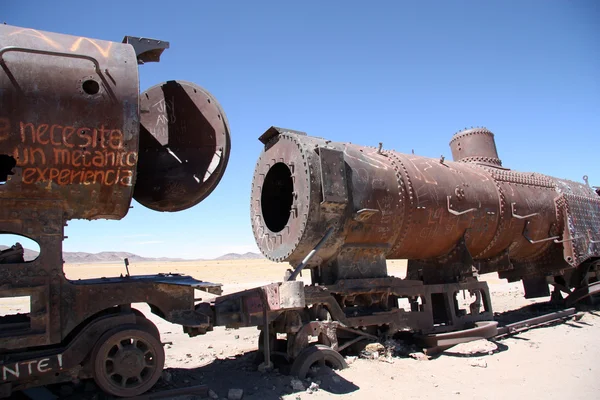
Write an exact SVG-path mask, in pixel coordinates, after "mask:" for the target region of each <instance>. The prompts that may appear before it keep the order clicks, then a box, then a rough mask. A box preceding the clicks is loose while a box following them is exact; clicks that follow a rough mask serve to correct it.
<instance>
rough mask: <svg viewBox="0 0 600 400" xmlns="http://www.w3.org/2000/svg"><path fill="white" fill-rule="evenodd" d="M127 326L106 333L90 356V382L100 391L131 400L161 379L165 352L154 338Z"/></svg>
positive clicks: (143, 330) (138, 328) (149, 334)
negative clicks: (91, 375) (92, 377)
mask: <svg viewBox="0 0 600 400" xmlns="http://www.w3.org/2000/svg"><path fill="white" fill-rule="evenodd" d="M148 330H149V329H147V327H146V328H145V327H144V326H136V325H129V326H126V327H122V328H120V329H119V330H117V331H111V332H108V333H107V334H106V335H104V336H103V337H102V338H101V339H100V340H99V341H98V344H97V346H96V348H95V349H94V352H93V355H92V362H93V368H94V380H95V381H96V384H97V385H98V386H99V387H100V389H102V390H103V391H104V392H106V393H108V394H112V395H114V396H120V397H132V396H137V395H140V394H142V393H144V392H146V391H147V390H149V389H150V388H151V387H152V386H154V384H155V383H156V381H158V379H159V378H160V376H161V373H162V370H163V367H164V365H165V353H164V349H163V347H162V344H161V342H160V339H159V338H157V337H156V335H154V334H152V333H150V332H148Z"/></svg>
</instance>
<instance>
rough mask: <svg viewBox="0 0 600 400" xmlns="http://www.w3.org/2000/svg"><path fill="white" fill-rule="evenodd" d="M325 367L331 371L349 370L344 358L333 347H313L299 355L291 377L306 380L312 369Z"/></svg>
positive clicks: (320, 345) (318, 345)
mask: <svg viewBox="0 0 600 400" xmlns="http://www.w3.org/2000/svg"><path fill="white" fill-rule="evenodd" d="M325 366H327V367H329V368H331V369H344V368H348V364H346V360H344V357H342V355H341V354H340V353H338V352H337V351H335V350H333V349H332V348H331V347H329V346H325V345H322V344H316V345H311V346H308V347H307V348H305V349H304V350H302V351H301V352H300V354H298V357H296V359H295V360H294V363H293V364H292V369H291V371H290V375H292V376H297V377H298V378H300V379H305V378H306V377H307V375H308V374H309V372H310V370H311V368H312V367H325Z"/></svg>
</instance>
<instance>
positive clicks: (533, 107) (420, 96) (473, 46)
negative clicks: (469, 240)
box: [0, 0, 600, 258]
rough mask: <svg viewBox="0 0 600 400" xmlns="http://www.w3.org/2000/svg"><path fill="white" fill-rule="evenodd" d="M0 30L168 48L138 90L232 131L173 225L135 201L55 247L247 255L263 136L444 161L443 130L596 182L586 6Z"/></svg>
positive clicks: (59, 21) (72, 228)
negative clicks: (189, 101)
mask: <svg viewBox="0 0 600 400" xmlns="http://www.w3.org/2000/svg"><path fill="white" fill-rule="evenodd" d="M0 18H1V19H3V20H4V21H6V22H7V23H8V24H11V25H17V26H23V27H30V28H35V29H40V30H47V31H54V32H61V33H66V34H72V35H77V36H88V37H92V38H99V39H105V40H114V41H121V39H122V38H123V36H124V35H132V36H145V37H152V38H157V39H162V40H167V41H169V42H170V43H171V48H170V49H169V50H167V51H165V53H164V54H163V58H162V61H161V62H160V63H158V64H147V65H144V66H141V67H140V77H141V78H140V79H141V88H142V90H144V89H146V88H148V87H149V86H152V85H154V84H156V83H159V82H162V81H164V80H168V79H182V80H189V81H193V82H196V83H197V84H199V85H201V86H203V87H205V88H206V89H208V90H209V91H210V92H212V93H213V95H214V96H215V97H216V98H217V99H218V100H219V101H220V103H221V104H222V106H223V108H224V110H225V113H226V114H227V116H228V118H229V121H230V124H231V135H232V145H233V149H232V153H231V157H230V161H229V166H228V169H227V171H226V173H225V177H224V179H223V180H222V181H221V184H220V185H219V186H218V187H217V189H216V190H215V191H214V192H213V194H212V195H211V196H210V197H209V198H208V199H206V200H205V201H204V202H202V203H200V204H199V205H198V206H196V207H195V208H193V209H191V210H188V211H184V212H179V213H170V214H165V213H157V212H153V211H150V210H147V209H145V208H144V207H143V206H141V205H139V204H138V203H135V202H134V203H133V206H134V208H133V209H132V210H131V211H130V212H129V214H128V215H127V217H126V218H125V219H123V220H121V221H92V222H87V221H71V222H70V223H69V226H68V227H67V235H68V236H69V238H68V239H67V240H66V241H65V244H64V249H65V250H66V251H88V252H99V251H102V250H121V251H130V252H133V253H136V254H140V255H143V256H177V257H185V258H197V257H206V258H209V257H215V256H218V255H220V254H223V253H226V252H230V251H233V252H245V251H257V250H256V246H255V244H254V238H253V235H252V230H251V227H250V216H249V197H250V184H251V179H252V173H253V169H254V165H255V162H256V159H257V158H258V155H259V153H260V151H261V145H260V142H259V141H258V140H257V138H258V136H259V135H260V134H262V133H263V132H264V131H265V130H266V129H267V128H268V127H269V126H271V125H276V126H282V127H287V128H291V129H296V130H303V131H306V132H308V134H310V135H315V136H322V137H326V138H328V139H331V140H334V141H351V142H353V143H358V144H364V145H370V146H376V145H377V143H378V142H383V143H384V146H385V147H386V148H394V149H396V150H398V151H402V152H410V151H411V149H414V150H415V153H416V154H420V155H425V156H432V157H439V156H440V155H441V154H444V155H445V156H446V157H447V158H451V154H450V150H449V147H448V142H449V141H450V138H451V136H452V134H453V133H454V132H456V131H457V130H459V129H462V128H464V127H466V126H468V127H470V126H477V125H480V126H481V125H483V126H486V127H488V128H489V129H490V130H492V131H493V132H494V133H495V134H496V143H497V147H498V151H499V154H500V158H501V159H502V160H503V162H504V165H505V166H507V167H510V168H513V169H516V170H522V171H535V172H541V173H545V174H549V175H553V176H557V177H561V178H568V179H573V180H577V181H581V180H582V176H583V175H584V174H587V175H589V176H590V183H591V184H593V185H600V168H599V167H598V159H599V156H600V155H599V152H598V150H599V147H598V138H599V135H600V22H599V21H600V2H599V1H595V0H588V1H586V0H577V1H575V0H572V1H554V0H552V1H551V0H547V1H496V2H493V1H410V2H409V1H387V2H384V1H370V2H365V1H362V2H358V1H296V2H292V1H268V2H267V1H260V0H254V1H211V2H208V1H154V0H148V1H144V2H134V1H123V0H121V1H108V0H105V1H100V2H90V1H56V2H55V1H26V0H3V1H1V2H0Z"/></svg>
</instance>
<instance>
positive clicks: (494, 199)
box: [251, 127, 600, 283]
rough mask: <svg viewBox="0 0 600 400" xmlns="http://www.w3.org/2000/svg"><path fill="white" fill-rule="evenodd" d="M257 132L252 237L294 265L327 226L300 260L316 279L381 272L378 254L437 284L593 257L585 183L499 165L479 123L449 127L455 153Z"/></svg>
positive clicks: (595, 213)
mask: <svg viewBox="0 0 600 400" xmlns="http://www.w3.org/2000/svg"><path fill="white" fill-rule="evenodd" d="M261 141H263V142H264V143H265V149H264V151H263V152H262V154H261V155H260V157H259V160H258V163H257V166H256V170H255V174H254V180H253V186H252V197H251V202H252V203H251V214H252V227H253V231H254V236H255V238H256V242H257V244H258V246H259V248H260V249H261V251H262V252H263V254H265V255H266V256H267V257H268V258H269V259H271V260H274V261H288V262H290V263H291V264H293V265H295V264H297V263H299V262H300V261H301V260H302V258H303V257H304V256H305V255H306V254H307V253H308V252H309V251H310V250H311V249H312V248H313V247H314V246H315V245H316V244H317V242H318V241H319V240H320V239H321V238H322V236H323V235H324V233H325V232H326V231H327V229H328V228H331V227H334V229H335V231H334V233H333V235H332V236H331V238H330V239H329V240H328V241H327V243H326V244H325V245H324V246H323V247H322V248H321V249H320V251H319V254H318V257H314V259H313V261H311V263H309V265H308V267H309V268H311V267H316V266H319V268H314V270H315V271H317V272H315V273H317V274H318V277H317V281H318V282H320V283H333V282H335V281H336V280H338V279H342V278H343V279H348V278H353V279H358V278H370V277H374V276H382V275H383V276H385V275H386V271H385V259H386V258H387V259H409V260H410V261H409V271H408V274H409V275H408V276H409V278H411V279H418V280H423V281H424V282H425V283H444V282H452V281H456V280H461V279H464V278H466V277H471V276H473V272H475V273H476V272H481V273H484V272H494V271H507V273H506V276H507V277H509V278H510V279H511V280H516V279H522V278H523V277H527V276H536V275H541V276H546V275H552V274H560V273H561V271H563V270H565V269H569V268H573V267H578V266H579V265H580V264H581V263H582V262H584V261H585V260H586V259H590V258H595V257H599V256H600V246H599V244H598V243H595V241H597V240H598V238H596V236H597V232H598V231H599V230H600V227H599V225H598V224H599V221H598V219H599V218H600V198H599V197H598V195H597V194H596V193H595V191H594V190H593V189H592V188H591V187H589V186H587V185H585V184H581V183H576V182H570V181H566V180H562V179H557V178H553V177H549V176H545V175H541V174H537V173H522V172H516V171H512V170H509V169H506V168H503V167H501V162H500V160H499V158H498V154H497V151H496V146H495V144H494V140H493V134H492V133H491V132H489V131H488V130H487V129H484V128H477V129H470V130H466V131H463V132H459V133H458V134H456V135H455V137H454V138H453V139H452V142H451V147H452V151H453V155H454V157H455V158H456V159H457V161H447V160H444V159H443V158H441V159H432V158H426V157H420V156H417V155H409V154H401V153H397V152H395V151H392V150H385V149H381V148H371V147H364V146H358V145H355V144H350V143H334V142H331V141H328V140H325V139H321V138H316V137H310V136H306V134H303V133H298V132H294V131H289V130H284V129H280V128H275V127H273V128H270V129H269V130H268V131H267V132H266V133H265V134H264V135H263V136H261ZM561 199H562V200H561ZM563 250H564V255H563V254H562V253H563ZM473 268H474V269H473Z"/></svg>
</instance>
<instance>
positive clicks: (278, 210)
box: [260, 163, 294, 232]
mask: <svg viewBox="0 0 600 400" xmlns="http://www.w3.org/2000/svg"><path fill="white" fill-rule="evenodd" d="M293 192H294V182H293V181H292V172H291V171H290V169H289V168H288V166H287V165H285V164H284V163H277V164H275V165H273V167H271V169H270V170H269V172H268V173H267V176H266V177H265V182H264V184H263V187H262V193H261V196H260V202H261V207H262V213H263V218H264V220H265V224H266V225H267V228H269V229H270V230H271V231H272V232H280V231H281V230H282V229H283V228H285V225H286V224H287V223H288V220H289V219H290V212H291V208H292V203H293V201H294V195H293Z"/></svg>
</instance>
